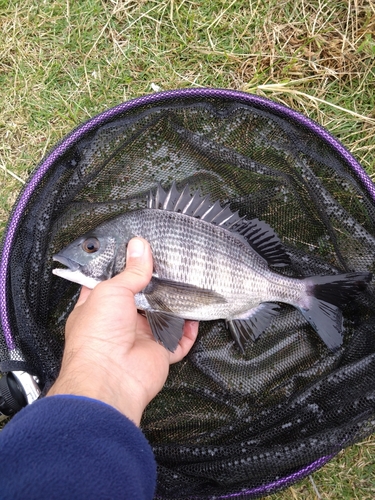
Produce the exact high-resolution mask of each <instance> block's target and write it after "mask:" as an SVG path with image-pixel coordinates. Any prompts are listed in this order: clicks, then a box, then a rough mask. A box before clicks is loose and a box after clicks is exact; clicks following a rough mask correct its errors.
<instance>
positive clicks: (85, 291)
mask: <svg viewBox="0 0 375 500" xmlns="http://www.w3.org/2000/svg"><path fill="white" fill-rule="evenodd" d="M91 291H92V290H91V288H87V286H82V288H81V292H80V294H79V297H78V300H77V302H76V305H75V307H79V306H81V305H82V304H84V303H85V302H86V300H87V298H88V296H89V295H90V293H91Z"/></svg>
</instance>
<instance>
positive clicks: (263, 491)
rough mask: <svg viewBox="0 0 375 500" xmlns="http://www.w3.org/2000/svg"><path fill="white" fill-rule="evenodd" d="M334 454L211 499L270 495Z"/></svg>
mask: <svg viewBox="0 0 375 500" xmlns="http://www.w3.org/2000/svg"><path fill="white" fill-rule="evenodd" d="M335 455H336V454H332V455H326V456H324V457H321V458H318V459H317V460H315V461H314V462H312V463H311V464H309V465H307V466H306V467H303V469H300V470H298V471H297V472H293V473H292V474H289V475H288V476H284V477H282V478H280V479H277V480H276V481H272V482H271V483H268V484H264V485H262V486H256V487H255V488H250V489H248V490H241V491H239V492H237V493H229V494H227V495H219V496H216V495H215V496H213V497H212V500H213V499H215V500H225V499H226V498H241V497H244V496H248V497H252V496H253V497H256V498H259V496H260V495H261V496H263V495H271V494H272V493H275V492H276V491H277V490H280V489H284V488H287V487H288V486H291V485H292V484H294V483H296V482H297V481H301V479H304V478H305V477H306V476H308V475H310V474H312V473H313V472H315V471H317V470H318V469H320V468H321V467H323V465H325V464H326V463H327V462H329V461H330V460H331V459H332V458H333V457H334V456H335ZM155 498H156V500H157V499H158V498H163V497H158V496H156V497H155ZM199 498H201V497H189V500H199Z"/></svg>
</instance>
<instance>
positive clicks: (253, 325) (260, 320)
mask: <svg viewBox="0 0 375 500" xmlns="http://www.w3.org/2000/svg"><path fill="white" fill-rule="evenodd" d="M278 310H279V306H278V305H277V304H274V303H273V302H262V303H261V304H259V305H258V306H256V307H253V308H252V309H250V310H249V311H247V312H245V313H243V314H242V315H241V317H239V318H231V319H227V325H228V328H229V331H230V332H231V335H232V337H233V339H234V340H235V342H236V343H237V345H238V347H239V348H240V349H241V351H242V352H244V346H245V344H246V343H247V342H248V341H249V340H252V341H254V340H256V339H257V338H258V337H259V336H260V335H261V334H262V333H263V332H264V331H265V330H266V329H267V328H268V327H269V325H270V324H271V321H272V319H273V318H274V316H275V315H277V314H278Z"/></svg>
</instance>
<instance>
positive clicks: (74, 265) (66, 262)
mask: <svg viewBox="0 0 375 500" xmlns="http://www.w3.org/2000/svg"><path fill="white" fill-rule="evenodd" d="M52 260H53V261H54V262H60V264H62V265H63V266H66V267H68V268H69V269H70V270H71V271H73V272H74V271H78V269H79V268H80V267H81V266H80V265H79V264H78V262H74V260H72V259H69V258H68V257H63V256H62V255H59V254H58V253H57V254H55V255H53V256H52Z"/></svg>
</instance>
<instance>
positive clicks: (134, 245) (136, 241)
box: [127, 238, 145, 258]
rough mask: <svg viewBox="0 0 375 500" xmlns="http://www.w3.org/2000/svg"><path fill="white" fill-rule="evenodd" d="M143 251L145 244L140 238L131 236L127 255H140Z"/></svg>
mask: <svg viewBox="0 0 375 500" xmlns="http://www.w3.org/2000/svg"><path fill="white" fill-rule="evenodd" d="M144 251H145V244H144V242H143V241H142V240H141V239H140V238H132V239H131V240H130V241H129V244H128V250H127V254H128V257H133V258H134V257H142V255H143V254H144Z"/></svg>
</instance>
